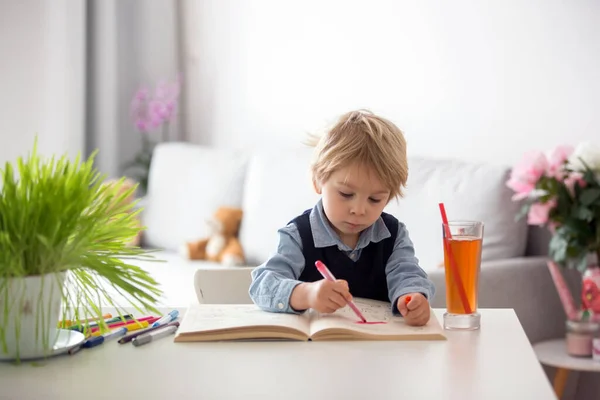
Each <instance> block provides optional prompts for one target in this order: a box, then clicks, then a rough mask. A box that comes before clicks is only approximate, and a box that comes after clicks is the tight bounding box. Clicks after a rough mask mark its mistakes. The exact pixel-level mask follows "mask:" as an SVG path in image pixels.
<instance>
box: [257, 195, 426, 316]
mask: <svg viewBox="0 0 600 400" xmlns="http://www.w3.org/2000/svg"><path fill="white" fill-rule="evenodd" d="M309 218H310V226H311V230H312V235H313V240H314V243H315V247H329V246H337V247H338V249H340V250H341V251H343V252H344V253H345V254H346V255H347V256H348V257H349V258H350V259H352V260H354V261H356V260H358V259H359V258H360V255H361V252H362V250H363V249H364V248H365V247H367V246H368V245H369V243H371V242H375V243H376V242H379V241H381V240H383V239H386V238H389V237H390V236H391V233H390V231H389V230H388V229H387V226H386V225H385V222H383V219H382V218H381V217H379V218H378V219H377V220H376V221H375V223H374V224H373V225H371V226H370V227H368V228H367V229H365V230H364V231H362V232H361V234H360V237H359V239H358V243H357V245H356V247H355V248H354V249H351V248H350V247H348V246H347V245H345V244H344V243H343V242H342V241H341V240H340V237H339V236H338V234H337V233H336V232H335V231H334V230H333V228H332V227H331V225H330V224H329V222H328V221H327V219H326V217H325V213H324V212H323V204H322V201H321V200H319V202H318V203H317V204H316V205H315V206H314V207H313V209H312V210H311V212H310V216H309ZM278 234H279V244H278V246H277V252H276V253H275V254H274V255H273V256H272V257H270V258H269V259H268V260H267V261H266V262H265V263H263V264H261V265H260V266H258V267H257V268H255V269H254V270H253V271H252V283H251V285H250V289H249V294H250V298H251V299H252V301H253V302H254V303H255V304H256V305H257V306H258V307H259V308H261V309H263V310H266V311H272V312H286V313H299V312H297V311H296V310H294V309H293V308H292V307H290V295H291V294H292V291H293V290H294V288H295V287H296V286H297V285H299V284H300V283H302V282H301V281H299V280H298V278H299V277H300V274H301V273H302V271H303V270H304V265H305V261H304V255H303V253H302V239H301V238H300V232H299V231H298V228H297V227H296V225H295V224H294V223H290V224H288V225H286V226H285V227H283V228H281V229H279V230H278ZM385 274H386V277H387V284H388V291H389V298H390V302H391V305H392V310H393V311H394V313H397V308H396V307H395V304H396V302H397V299H398V298H399V297H400V296H403V295H405V294H407V293H422V294H423V295H424V296H425V297H426V298H427V299H432V298H433V296H434V295H435V286H434V285H433V282H431V280H429V279H428V277H427V274H426V273H425V271H423V269H422V268H421V267H419V260H418V259H417V258H416V257H415V250H414V247H413V244H412V241H411V240H410V238H409V236H408V231H407V229H406V226H405V225H404V224H403V223H402V222H398V234H397V235H396V241H395V243H394V249H393V251H392V254H391V256H390V258H389V259H388V262H387V265H386V267H385Z"/></svg>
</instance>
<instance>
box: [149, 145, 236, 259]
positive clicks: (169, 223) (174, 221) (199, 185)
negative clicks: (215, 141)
mask: <svg viewBox="0 0 600 400" xmlns="http://www.w3.org/2000/svg"><path fill="white" fill-rule="evenodd" d="M245 168H246V157H245V155H244V154H243V153H242V152H240V151H237V150H232V149H221V148H213V147H210V148H209V147H204V146H200V145H195V144H190V143H162V144H160V145H158V146H157V147H156V150H155V151H154V155H153V159H152V165H151V168H150V179H149V182H148V194H147V196H146V198H145V199H144V205H145V208H144V212H143V216H142V218H143V222H144V225H145V226H146V230H145V231H144V236H143V243H144V246H148V247H157V248H162V249H168V250H173V251H175V250H177V249H178V248H179V247H180V246H181V245H182V244H183V243H185V242H186V241H189V240H196V239H200V238H203V237H205V236H206V235H207V234H208V229H207V225H206V220H207V219H208V218H210V217H211V216H212V214H213V213H214V212H215V211H216V209H217V208H218V207H219V206H233V207H241V205H242V190H243V182H244V174H245Z"/></svg>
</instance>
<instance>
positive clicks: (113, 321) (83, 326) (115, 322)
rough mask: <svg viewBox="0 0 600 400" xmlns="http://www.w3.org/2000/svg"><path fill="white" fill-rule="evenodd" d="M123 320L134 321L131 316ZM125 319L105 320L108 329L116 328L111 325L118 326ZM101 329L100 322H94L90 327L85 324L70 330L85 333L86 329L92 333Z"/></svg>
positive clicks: (72, 327)
mask: <svg viewBox="0 0 600 400" xmlns="http://www.w3.org/2000/svg"><path fill="white" fill-rule="evenodd" d="M123 319H124V320H125V321H130V320H132V319H133V316H132V315H131V314H127V315H123ZM123 319H121V317H113V318H109V319H105V320H104V323H105V324H107V325H108V327H109V328H110V327H114V325H111V324H118V323H120V322H123ZM117 326H119V325H117ZM99 327H100V324H99V323H98V322H92V323H90V324H89V325H88V326H85V325H84V324H77V325H72V326H71V327H70V328H69V329H70V330H72V331H77V332H83V331H84V330H85V329H91V332H95V331H97V330H98V329H99ZM94 328H95V329H94Z"/></svg>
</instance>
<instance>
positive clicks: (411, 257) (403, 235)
mask: <svg viewBox="0 0 600 400" xmlns="http://www.w3.org/2000/svg"><path fill="white" fill-rule="evenodd" d="M385 273H386V276H387V284H388V290H389V297H390V301H391V302H392V311H393V313H394V314H399V312H398V298H399V297H400V296H403V295H405V294H408V293H421V294H423V295H424V296H425V297H426V298H427V299H428V300H429V301H431V299H432V298H433V296H434V295H435V285H434V284H433V282H432V281H431V280H430V279H429V278H428V277H427V273H426V272H425V271H423V269H422V268H421V267H420V266H419V260H418V259H417V257H416V256H415V249H414V246H413V243H412V241H411V240H410V237H409V235H408V230H407V229H406V226H405V225H404V224H403V223H401V222H399V223H398V234H397V235H396V242H395V243H394V250H393V252H392V255H391V256H390V258H389V260H388V262H387V265H386V268H385Z"/></svg>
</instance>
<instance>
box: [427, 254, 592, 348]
mask: <svg viewBox="0 0 600 400" xmlns="http://www.w3.org/2000/svg"><path fill="white" fill-rule="evenodd" d="M546 260H547V258H546V257H521V258H511V259H504V260H494V261H487V262H482V264H481V276H480V279H479V308H512V309H514V310H515V313H516V314H517V317H518V318H519V321H520V322H521V325H522V326H523V329H524V330H525V333H526V335H527V337H528V339H529V341H530V342H531V343H536V342H539V341H542V340H546V339H551V338H557V337H561V336H564V334H565V320H566V315H565V312H564V309H563V306H562V303H561V302H560V299H559V297H558V292H557V291H556V287H555V286H554V282H553V281H552V277H551V275H550V271H549V270H548V266H547V265H546ZM563 276H564V278H565V281H566V282H567V285H568V286H569V288H570V290H571V293H572V294H574V297H575V303H576V304H577V303H578V301H579V295H578V293H581V275H580V274H579V273H578V272H577V271H573V270H568V271H563ZM430 278H431V279H432V280H433V281H434V283H435V285H436V288H437V289H436V295H435V299H434V300H433V303H432V306H433V307H437V308H445V307H446V304H445V303H446V287H445V286H446V284H445V278H444V271H443V270H440V272H439V273H438V271H435V272H433V273H431V274H430ZM481 324H482V327H485V320H482V322H481Z"/></svg>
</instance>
